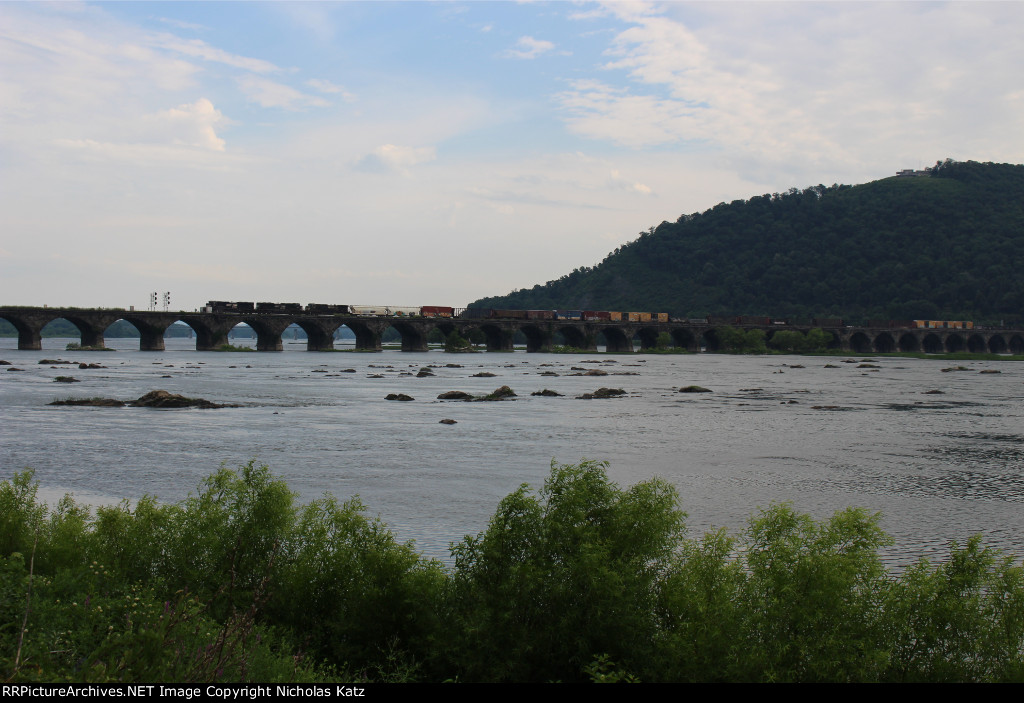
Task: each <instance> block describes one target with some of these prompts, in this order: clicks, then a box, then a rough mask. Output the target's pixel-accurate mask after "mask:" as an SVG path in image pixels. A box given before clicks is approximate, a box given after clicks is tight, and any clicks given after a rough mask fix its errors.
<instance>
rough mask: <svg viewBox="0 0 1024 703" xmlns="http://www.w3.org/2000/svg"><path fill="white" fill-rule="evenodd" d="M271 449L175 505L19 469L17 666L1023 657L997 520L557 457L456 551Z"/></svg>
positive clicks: (14, 604) (825, 670)
mask: <svg viewBox="0 0 1024 703" xmlns="http://www.w3.org/2000/svg"><path fill="white" fill-rule="evenodd" d="M364 512H365V508H364V507H363V505H362V504H361V503H360V502H359V500H358V499H352V500H349V501H345V502H339V501H338V500H337V499H335V498H333V497H331V496H325V497H324V498H322V499H320V500H316V501H313V502H312V503H310V504H308V505H306V506H303V507H301V508H300V507H296V505H295V503H294V495H293V494H292V493H291V492H290V491H289V490H288V488H287V486H286V485H285V484H284V482H283V481H281V480H280V479H279V478H277V477H275V476H273V475H272V474H271V473H270V471H269V469H268V468H267V467H265V466H258V465H256V464H255V463H253V462H250V463H249V464H246V465H244V466H242V467H240V469H239V470H238V471H231V470H228V469H223V468H222V469H221V470H219V471H218V472H216V473H214V474H213V475H212V476H210V477H209V478H207V479H206V480H205V481H203V483H202V484H201V485H200V488H199V491H198V492H197V493H196V494H195V495H193V496H190V497H189V498H188V499H186V500H184V501H182V502H181V503H178V504H175V505H161V504H159V503H157V502H156V500H155V499H154V498H152V497H144V498H142V499H140V500H139V501H138V502H137V503H136V504H135V506H134V507H132V506H130V505H129V504H128V503H127V502H125V503H122V504H121V505H118V506H113V507H101V508H99V509H98V510H97V511H96V514H95V516H94V515H92V514H91V512H90V511H89V510H88V509H87V508H85V507H83V506H79V505H76V504H75V503H74V501H72V500H71V499H70V498H65V499H63V500H62V501H60V502H59V503H58V504H57V506H56V507H55V508H53V509H52V510H51V509H49V508H48V507H47V506H45V505H43V504H41V503H39V502H38V501H37V499H36V485H35V484H34V482H33V475H32V473H31V472H30V471H29V472H25V473H21V474H16V475H15V476H14V477H13V478H12V479H11V480H9V481H4V482H2V483H0V549H2V551H0V677H2V678H3V679H4V680H10V681H33V680H34V681H136V682H138V681H145V682H152V681H314V680H325V679H328V678H338V679H342V680H349V681H351V680H354V679H368V680H377V681H414V680H420V681H422V680H434V681H439V680H452V679H454V680H469V681H551V680H562V681H608V682H612V681H636V680H643V681H1021V680H1024V654H1022V653H1024V570H1022V568H1021V567H1020V565H1019V564H1017V563H1015V562H1014V561H1013V560H1012V559H1011V558H1010V557H1008V556H1004V555H1002V554H1000V553H999V552H998V551H996V550H993V549H989V548H985V547H983V546H982V545H981V542H980V538H972V539H971V540H970V541H968V543H967V544H966V545H965V546H963V547H960V546H958V545H955V544H954V545H953V546H952V548H951V552H950V556H949V558H948V559H947V560H945V561H943V562H941V563H939V564H932V563H931V562H929V561H927V560H921V561H919V562H918V563H916V564H913V565H911V566H910V567H909V568H907V569H906V571H905V572H903V573H902V575H898V576H896V575H893V574H890V573H889V572H888V571H886V570H885V569H884V568H883V566H882V564H881V562H880V560H879V556H878V555H879V549H880V548H881V547H883V546H885V545H888V544H890V542H891V540H890V538H889V537H888V536H887V535H886V534H885V533H884V532H883V531H882V530H881V529H880V528H879V524H878V521H879V516H878V515H873V514H870V513H868V512H866V511H864V510H857V509H848V510H844V511H841V512H839V513H836V514H835V515H834V516H833V517H832V518H830V519H828V520H822V521H817V520H814V519H812V518H810V517H809V516H807V515H802V514H799V513H797V512H795V511H794V510H793V509H792V507H791V506H789V505H786V504H783V505H776V506H772V507H771V508H769V509H767V510H765V511H762V512H761V513H760V514H758V515H756V516H754V517H753V518H752V519H751V521H750V523H749V525H748V527H747V529H746V530H745V531H744V532H743V533H741V534H739V535H736V536H730V535H729V534H728V533H726V532H725V531H724V530H719V531H717V532H710V533H707V534H705V535H703V536H701V537H700V538H699V539H688V538H686V536H685V533H684V518H685V515H684V513H682V511H681V510H680V508H679V500H678V496H677V494H676V491H675V489H674V488H672V486H670V485H669V484H667V483H665V482H664V481H661V480H657V479H654V480H651V481H646V482H643V483H639V484H637V485H635V486H633V487H631V488H628V489H623V488H620V487H618V486H616V485H615V484H614V483H612V482H611V481H609V479H608V477H607V474H606V465H605V464H603V463H600V462H593V461H583V462H581V463H580V464H577V465H562V464H557V463H552V467H551V475H550V478H548V480H547V481H546V482H545V484H544V486H543V488H542V489H541V490H540V491H539V492H537V493H534V492H533V491H532V490H531V489H530V488H529V487H528V486H525V485H524V486H521V487H520V488H519V489H518V490H516V491H515V492H513V493H512V494H510V495H509V496H508V497H506V498H505V499H504V500H502V501H501V503H500V504H499V506H498V509H497V511H496V513H495V515H494V517H493V518H492V519H491V521H490V524H489V526H488V528H487V529H486V530H485V531H483V532H481V533H480V534H479V535H477V536H476V537H466V538H465V539H464V540H463V541H462V542H460V543H458V544H454V545H452V554H453V556H454V558H455V564H454V567H452V568H448V569H445V568H444V567H443V566H442V565H441V564H440V563H438V562H436V561H434V560H429V559H425V558H424V557H422V556H421V555H419V554H418V553H417V552H416V550H415V549H414V547H413V545H412V544H411V543H405V544H403V543H400V542H398V541H397V540H396V539H395V537H394V535H393V534H392V533H391V532H390V531H389V530H388V529H387V527H386V525H384V523H382V522H381V521H380V520H379V519H372V518H367V517H366V516H365V515H364Z"/></svg>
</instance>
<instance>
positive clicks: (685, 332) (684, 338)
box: [669, 327, 700, 350]
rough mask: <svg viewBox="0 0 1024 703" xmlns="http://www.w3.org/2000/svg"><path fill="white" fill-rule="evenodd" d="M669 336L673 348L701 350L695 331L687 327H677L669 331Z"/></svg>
mask: <svg viewBox="0 0 1024 703" xmlns="http://www.w3.org/2000/svg"><path fill="white" fill-rule="evenodd" d="M669 335H671V337H672V346H674V347H680V348H682V349H690V350H693V349H694V348H695V347H696V349H698V350H699V349H700V346H699V345H698V342H697V336H696V335H695V334H694V333H693V330H690V329H687V328H686V327H676V328H675V329H673V330H670V331H669Z"/></svg>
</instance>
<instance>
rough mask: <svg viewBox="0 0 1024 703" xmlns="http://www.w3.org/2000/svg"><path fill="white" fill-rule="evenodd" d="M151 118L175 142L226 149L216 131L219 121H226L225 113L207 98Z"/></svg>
mask: <svg viewBox="0 0 1024 703" xmlns="http://www.w3.org/2000/svg"><path fill="white" fill-rule="evenodd" d="M150 119H151V120H152V121H154V122H155V123H157V125H159V126H160V128H162V130H163V131H165V133H166V136H167V137H169V138H170V141H171V142H173V143H174V144H184V145H187V146H194V147H199V148H201V149H207V150H209V151H224V140H223V139H221V138H220V137H218V136H217V133H216V131H214V127H215V126H216V125H217V124H218V123H220V122H224V121H225V120H224V115H222V114H221V112H220V110H218V109H217V108H215V107H214V106H213V103H212V102H210V101H209V100H207V99H206V98H200V99H199V100H196V101H195V102H194V103H192V104H189V105H179V106H178V107H176V108H172V109H170V110H164V111H163V112H159V113H157V114H156V115H153V116H152V117H151V118H150Z"/></svg>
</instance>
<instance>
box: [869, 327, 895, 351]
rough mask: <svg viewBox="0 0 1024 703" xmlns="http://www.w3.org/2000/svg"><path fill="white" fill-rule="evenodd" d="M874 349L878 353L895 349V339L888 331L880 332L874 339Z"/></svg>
mask: <svg viewBox="0 0 1024 703" xmlns="http://www.w3.org/2000/svg"><path fill="white" fill-rule="evenodd" d="M874 347H875V351H876V352H878V353H879V354H885V353H888V352H894V351H896V340H895V339H893V338H892V335H891V334H889V333H888V332H880V333H879V334H878V335H877V336H876V337H875V341H874Z"/></svg>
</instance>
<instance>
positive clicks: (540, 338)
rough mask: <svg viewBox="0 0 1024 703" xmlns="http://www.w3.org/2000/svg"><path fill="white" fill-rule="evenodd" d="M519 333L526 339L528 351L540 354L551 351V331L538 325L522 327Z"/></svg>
mask: <svg viewBox="0 0 1024 703" xmlns="http://www.w3.org/2000/svg"><path fill="white" fill-rule="evenodd" d="M519 331H520V332H522V333H523V335H524V336H525V337H526V351H528V352H539V351H548V350H550V349H551V341H552V334H551V331H550V329H545V328H542V327H539V326H537V325H532V324H526V325H520V326H519Z"/></svg>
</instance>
